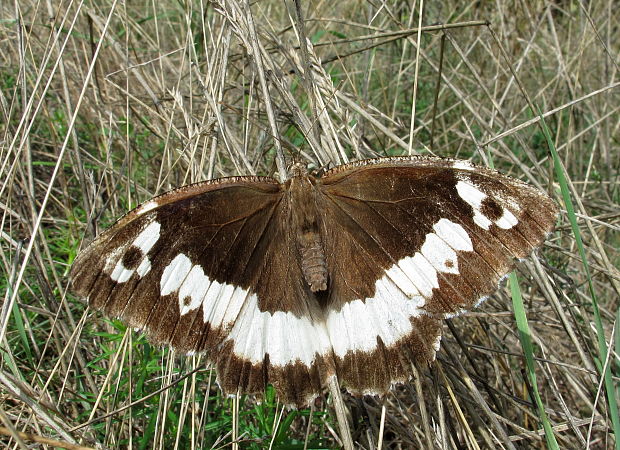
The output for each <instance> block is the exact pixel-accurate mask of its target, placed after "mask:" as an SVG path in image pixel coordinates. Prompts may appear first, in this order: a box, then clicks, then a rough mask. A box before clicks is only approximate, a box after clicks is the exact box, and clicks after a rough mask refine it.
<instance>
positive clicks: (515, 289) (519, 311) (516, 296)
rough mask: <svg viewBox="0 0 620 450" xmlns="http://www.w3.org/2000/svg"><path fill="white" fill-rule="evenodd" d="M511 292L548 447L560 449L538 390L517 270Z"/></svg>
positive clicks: (511, 280) (511, 276)
mask: <svg viewBox="0 0 620 450" xmlns="http://www.w3.org/2000/svg"><path fill="white" fill-rule="evenodd" d="M510 292H511V294H512V307H513V309H514V313H515V320H516V321H517V328H518V329H519V339H520V340H521V347H522V348H523V353H524V354H525V363H526V365H527V374H528V378H529V379H530V384H531V385H532V393H533V395H534V402H535V403H536V406H537V407H538V417H539V418H540V421H541V422H542V425H543V429H544V430H545V438H546V439H547V447H548V448H550V449H559V448H560V447H559V446H558V442H557V441H556V439H555V435H554V434H553V428H552V427H551V423H550V422H549V419H548V418H547V413H546V412H545V406H544V405H543V402H542V399H541V398H540V393H539V392H538V383H537V382H536V371H535V365H534V349H533V348H532V338H531V336H530V327H529V325H528V323H527V317H526V315H525V307H524V306H523V297H522V296H521V289H520V288H519V280H518V279H517V275H516V273H515V272H512V273H511V274H510Z"/></svg>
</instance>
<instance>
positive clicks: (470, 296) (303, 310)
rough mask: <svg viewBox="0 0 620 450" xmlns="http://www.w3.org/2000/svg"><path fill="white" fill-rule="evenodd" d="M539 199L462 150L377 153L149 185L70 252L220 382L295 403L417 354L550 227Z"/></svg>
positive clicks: (391, 370) (124, 306)
mask: <svg viewBox="0 0 620 450" xmlns="http://www.w3.org/2000/svg"><path fill="white" fill-rule="evenodd" d="M557 214H558V208H557V206H556V204H555V203H554V202H553V201H552V200H551V199H550V198H549V196H548V195H547V194H545V193H543V192H541V191H539V190H537V189H535V188H533V187H531V186H529V185H527V184H525V183H523V182H521V181H518V180H516V179H513V178H510V177H507V176H505V175H502V174H500V173H499V172H496V171H494V170H491V169H487V168H482V167H477V166H474V165H472V164H470V163H469V162H466V161H459V160H451V159H440V158H435V157H420V156H418V157H388V158H378V159H369V160H362V161H358V162H353V163H350V164H346V165H342V166H338V167H335V168H333V169H331V170H328V171H327V172H326V173H324V174H323V175H322V176H320V177H316V176H314V175H311V174H308V173H307V171H306V170H304V169H303V168H302V167H301V166H294V169H293V171H292V176H291V177H290V178H289V179H288V180H286V181H285V182H283V183H280V182H278V181H276V180H275V179H273V178H269V177H259V176H240V177H230V178H220V179H215V180H210V181H204V182H200V183H196V184H191V185H188V186H184V187H181V188H179V189H176V190H173V191H170V192H167V193H165V194H162V195H160V196H157V197H155V198H153V199H151V200H149V201H147V202H146V203H144V204H142V205H140V206H139V207H137V208H136V209H134V210H133V211H131V212H129V213H128V214H126V215H125V216H123V217H122V218H120V219H119V220H118V221H117V222H116V223H115V224H114V225H113V226H111V227H110V228H109V229H107V230H106V231H104V232H103V233H101V234H100V235H99V236H98V237H97V238H96V239H95V240H94V241H93V242H92V243H91V244H90V245H89V246H88V247H86V248H85V249H84V250H83V251H82V252H81V253H79V255H78V256H77V258H76V259H75V261H74V263H73V266H72V269H71V274H70V277H71V280H72V290H73V292H75V293H76V294H78V295H79V296H81V297H84V298H86V299H87V300H88V303H89V305H90V306H91V307H92V308H94V309H97V310H101V311H103V312H104V313H105V314H106V315H107V316H110V317H114V318H120V319H121V320H122V321H124V322H125V323H126V324H127V325H129V326H131V327H133V328H137V329H141V330H143V331H144V332H145V333H146V334H147V336H148V337H149V338H150V340H151V341H152V342H153V343H156V344H167V345H170V346H171V347H173V348H174V349H175V350H176V351H177V352H180V353H184V354H193V353H196V352H206V354H207V357H208V359H209V360H210V361H211V362H212V363H213V365H214V366H215V369H216V372H217V380H218V383H219V385H220V386H221V388H222V389H223V390H224V391H225V392H227V393H232V394H235V393H238V392H240V393H249V394H257V395H261V394H262V393H263V392H264V389H265V387H266V386H267V384H272V385H273V386H274V388H275V389H276V391H277V393H278V395H279V397H280V399H281V401H282V402H283V403H286V404H292V405H297V406H303V405H306V404H308V403H309V402H311V401H312V400H313V399H314V398H316V397H317V396H318V395H320V394H321V393H322V391H323V390H324V388H325V386H326V384H327V382H328V380H329V378H330V377H334V376H336V377H338V380H339V382H340V383H341V385H342V386H344V387H345V388H346V389H347V390H348V391H349V392H351V393H352V394H357V395H361V394H381V393H384V392H386V391H387V390H388V389H389V388H390V386H391V385H393V384H394V383H397V382H404V381H407V380H408V379H410V377H411V364H412V363H413V364H415V365H417V366H421V365H425V364H429V363H430V362H432V361H433V360H434V358H435V355H436V352H437V351H438V350H439V345H440V339H441V328H442V320H443V319H445V318H448V317H452V316H454V315H457V314H460V313H462V312H464V311H467V310H469V309H471V308H473V307H474V306H476V305H478V304H479V303H480V302H482V301H483V300H484V299H485V298H487V297H488V296H489V295H491V294H492V293H493V292H494V291H495V290H496V289H497V287H498V283H499V281H500V280H501V279H502V278H503V277H505V275H506V274H507V273H508V272H510V271H511V270H512V269H513V268H514V267H515V264H516V260H518V259H522V258H525V257H527V256H528V255H529V254H530V253H531V252H532V251H533V250H534V249H535V248H536V247H538V246H540V245H541V244H542V242H543V241H544V239H545V238H546V236H547V235H548V234H549V233H550V232H551V231H552V230H553V227H554V224H555V222H556V218H557Z"/></svg>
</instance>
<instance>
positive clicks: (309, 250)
mask: <svg viewBox="0 0 620 450" xmlns="http://www.w3.org/2000/svg"><path fill="white" fill-rule="evenodd" d="M300 241H301V242H300V244H301V245H300V249H299V252H300V254H301V255H300V256H301V270H302V272H303V274H304V278H305V280H306V282H307V283H308V284H309V285H310V290H311V291H312V292H317V291H324V290H325V289H327V262H326V260H325V253H324V252H323V245H322V243H321V238H320V236H319V234H318V233H316V232H310V233H305V234H304V235H303V236H302V237H301V239H300Z"/></svg>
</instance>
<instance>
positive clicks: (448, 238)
mask: <svg viewBox="0 0 620 450" xmlns="http://www.w3.org/2000/svg"><path fill="white" fill-rule="evenodd" d="M433 230H435V233H436V234H437V236H439V237H440V238H441V239H443V240H444V241H445V242H446V243H447V244H448V245H449V246H450V247H452V248H453V249H454V250H461V251H466V252H471V251H472V250H473V249H474V246H473V245H472V242H471V238H470V237H469V234H467V231H465V229H464V228H463V227H462V226H461V225H459V224H458V223H454V222H452V221H450V220H448V219H439V221H438V222H437V223H436V224H435V225H433Z"/></svg>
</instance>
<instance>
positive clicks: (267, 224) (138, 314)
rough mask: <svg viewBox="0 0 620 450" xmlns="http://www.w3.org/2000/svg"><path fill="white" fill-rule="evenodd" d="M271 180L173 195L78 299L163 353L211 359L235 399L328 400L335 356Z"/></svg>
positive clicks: (92, 261) (91, 266)
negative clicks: (330, 361) (327, 359)
mask: <svg viewBox="0 0 620 450" xmlns="http://www.w3.org/2000/svg"><path fill="white" fill-rule="evenodd" d="M288 207H289V205H288V204H287V201H286V196H285V195H283V188H282V185H280V184H279V183H277V182H276V181H275V180H272V179H269V178H258V177H236V178H227V179H221V180H215V181H209V182H203V183H198V184H194V185H190V186H186V187H183V188H180V189H177V190H175V191H172V192H169V193H166V194H163V195H161V196H159V197H156V198H154V199H153V200H151V201H149V202H147V203H145V204H143V205H141V206H140V207H138V208H136V209H135V210H133V211H131V212H129V213H128V214H127V215H125V216H124V217H122V218H121V219H120V220H119V221H118V222H117V223H116V224H115V225H113V226H112V227H111V228H109V229H108V230H106V231H105V232H103V233H102V234H101V235H100V236H99V237H98V238H97V239H96V240H95V241H93V242H92V243H91V244H90V246H88V248H86V249H85V250H84V251H82V252H81V253H80V254H79V256H78V257H77V258H76V260H75V262H74V264H73V267H72V271H71V278H72V286H73V291H74V292H75V293H77V294H79V295H81V296H82V297H86V298H87V299H88V302H89V304H90V305H91V306H92V307H93V308H95V309H99V310H102V311H103V312H104V313H105V314H106V315H108V316H111V317H117V318H120V319H121V320H123V321H124V322H125V323H126V324H127V325H129V326H131V327H133V328H138V329H142V330H144V331H145V332H146V334H147V335H148V337H149V339H150V340H151V341H152V342H154V343H156V344H170V345H171V346H172V347H174V348H175V349H176V350H177V351H179V352H183V353H193V352H203V351H204V352H207V353H208V356H209V358H210V359H211V360H212V362H213V363H215V366H216V370H217V374H218V381H219V383H220V385H221V386H222V388H223V389H224V390H225V391H226V392H228V393H237V392H243V393H256V394H260V393H262V392H263V391H264V388H265V386H266V384H267V383H268V382H270V383H272V384H274V386H275V387H276V389H278V392H279V393H280V394H281V396H282V399H283V401H285V402H287V403H297V404H302V403H307V401H308V399H309V398H311V397H312V396H316V395H318V394H319V393H320V390H321V386H322V384H321V383H322V379H324V377H325V375H321V374H320V373H319V371H320V370H327V369H325V364H323V363H322V356H321V355H323V354H326V353H329V341H328V338H327V336H326V335H325V333H324V327H322V326H321V327H320V330H319V331H318V332H317V331H316V330H315V327H314V322H315V318H316V316H317V314H318V310H317V305H316V302H315V301H310V300H311V299H313V297H312V294H311V292H310V290H309V288H308V286H307V285H306V283H305V282H304V278H303V275H302V273H301V267H300V265H299V257H298V256H297V255H296V254H293V253H294V252H296V247H295V246H294V245H290V241H291V239H292V237H291V236H290V230H289V228H287V227H286V223H287V221H286V219H285V216H286V214H287V208H288Z"/></svg>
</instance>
